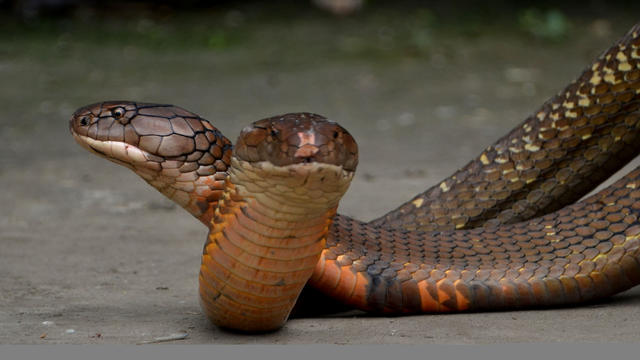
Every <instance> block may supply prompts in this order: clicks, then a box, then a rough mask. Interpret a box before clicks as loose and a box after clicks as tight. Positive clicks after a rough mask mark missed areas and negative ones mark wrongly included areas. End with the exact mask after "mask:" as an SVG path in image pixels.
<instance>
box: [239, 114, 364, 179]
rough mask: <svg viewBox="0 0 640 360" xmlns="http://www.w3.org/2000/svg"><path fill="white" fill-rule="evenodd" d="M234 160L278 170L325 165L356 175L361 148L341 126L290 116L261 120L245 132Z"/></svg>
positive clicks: (306, 116)
mask: <svg viewBox="0 0 640 360" xmlns="http://www.w3.org/2000/svg"><path fill="white" fill-rule="evenodd" d="M234 151H235V154H234V155H235V156H236V157H237V158H239V159H241V160H244V161H248V162H261V161H267V162H269V163H271V164H273V165H275V166H287V165H292V164H311V163H323V164H329V165H338V166H341V167H342V169H344V170H346V171H350V172H353V171H355V169H356V166H357V165H358V146H357V144H356V142H355V140H354V139H353V137H352V136H351V135H350V134H349V132H348V131H347V130H345V129H344V128H343V127H342V126H340V125H339V124H338V123H335V122H333V121H329V120H327V119H326V118H324V117H322V116H320V115H316V114H311V113H291V114H285V115H280V116H274V117H270V118H267V119H263V120H259V121H256V122H254V123H253V124H251V125H250V126H247V127H246V128H244V129H243V130H242V132H241V133H240V136H239V138H238V141H237V142H236V147H235V150H234Z"/></svg>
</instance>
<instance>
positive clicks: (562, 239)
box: [310, 168, 640, 313]
mask: <svg viewBox="0 0 640 360" xmlns="http://www.w3.org/2000/svg"><path fill="white" fill-rule="evenodd" d="M638 216H640V168H638V169H636V170H634V171H633V172H631V173H630V174H628V175H627V176H625V177H624V178H623V179H621V180H619V181H618V182H616V183H615V184H614V185H612V186H610V187H608V188H607V189H605V190H603V191H601V192H600V193H598V194H596V195H593V196H591V197H589V198H588V199H586V200H584V201H581V202H578V203H576V204H574V205H570V206H567V207H565V208H563V209H561V210H558V211H556V212H554V213H551V214H547V215H545V216H542V217H538V218H535V219H532V220H529V221H526V222H521V223H516V224H510V225H501V226H487V227H481V228H475V229H469V230H454V231H441V232H439V231H436V232H421V231H404V230H399V229H395V230H393V229H385V228H382V227H376V226H372V225H369V224H365V223H362V222H359V221H356V220H352V219H348V218H346V217H342V218H340V219H338V220H337V223H336V224H335V225H336V226H334V227H332V232H333V236H329V238H328V241H327V249H326V250H325V251H324V252H323V254H322V257H321V259H320V262H319V264H318V266H317V267H316V271H315V272H314V275H313V276H312V277H311V280H310V284H311V285H312V286H314V287H317V288H319V289H320V290H321V291H322V292H323V293H325V294H328V295H330V296H331V297H334V298H336V299H338V300H340V301H342V302H344V303H346V304H349V305H351V306H355V307H357V308H360V309H363V310H366V311H374V312H382V313H416V312H448V311H462V310H479V309H499V308H514V307H527V306H542V305H557V304H567V303H576V302H580V301H588V300H592V299H597V298H602V297H606V296H609V295H611V294H614V293H617V292H619V291H623V290H625V289H628V288H630V287H632V286H635V285H637V284H638V283H640V257H639V255H640V224H639V223H638Z"/></svg>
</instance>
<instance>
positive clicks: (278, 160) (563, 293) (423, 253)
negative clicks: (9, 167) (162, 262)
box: [70, 24, 640, 331]
mask: <svg viewBox="0 0 640 360" xmlns="http://www.w3.org/2000/svg"><path fill="white" fill-rule="evenodd" d="M639 108H640V24H639V25H636V26H634V27H633V28H632V29H631V30H630V31H629V32H628V33H627V34H626V35H625V36H624V37H623V38H622V39H621V40H620V41H618V42H617V43H616V44H614V46H612V47H611V48H610V49H609V50H607V51H606V52H605V53H604V54H602V55H601V56H600V57H599V58H598V59H597V60H596V61H595V62H594V63H593V64H592V65H591V66H589V67H588V68H587V69H586V70H585V71H584V72H583V73H582V74H581V75H580V76H579V77H578V79H577V80H575V81H574V82H572V83H571V84H569V85H568V86H567V87H566V88H565V89H564V90H563V91H561V92H560V93H559V94H557V95H556V96H554V97H552V98H551V99H549V100H548V101H547V102H546V103H545V104H544V105H543V106H542V107H541V108H540V109H539V110H538V111H536V112H535V113H534V114H533V115H532V116H530V117H529V118H527V119H526V120H525V121H524V122H523V123H522V124H520V125H518V126H517V127H516V128H515V129H514V130H512V131H511V132H510V133H508V134H507V135H506V136H504V137H503V138H501V139H500V140H498V141H497V142H496V143H495V144H493V145H492V146H490V147H488V148H487V149H486V150H485V151H483V152H482V153H481V154H480V155H479V156H478V157H477V158H476V159H475V160H473V161H471V162H470V163H469V164H467V165H466V166H465V167H463V168H462V169H461V170H459V171H457V172H456V173H455V174H453V175H452V176H450V177H449V178H447V179H445V180H443V181H442V182H440V183H439V184H438V185H436V186H434V187H432V188H431V189H429V190H427V191H426V192H424V193H422V194H419V195H418V196H416V197H415V198H413V199H412V200H411V201H408V202H407V203H406V204H404V205H402V206H400V207H399V208H398V209H396V210H394V211H391V212H389V213H388V214H387V215H385V216H383V217H381V218H380V219H377V220H374V221H372V222H369V223H364V222H361V221H358V220H355V219H352V218H349V217H346V216H343V215H339V214H336V210H337V206H338V202H339V200H340V197H341V196H342V195H343V194H344V192H345V191H346V190H347V188H348V186H349V183H350V180H351V178H352V177H353V173H354V171H355V167H356V165H357V162H358V155H357V145H356V143H355V141H354V140H353V138H352V137H351V135H349V133H348V132H347V131H346V130H345V129H343V128H342V127H341V126H340V125H338V124H336V123H334V122H331V121H328V120H327V119H325V118H323V117H322V116H320V115H315V114H310V113H295V114H285V115H281V116H276V117H272V118H268V119H264V120H260V121H258V122H255V123H253V124H252V125H251V126H248V127H246V128H245V129H244V130H243V131H242V132H241V134H240V137H239V139H238V141H237V142H236V145H235V148H233V147H232V144H231V142H230V141H229V140H228V139H226V138H225V137H224V136H223V135H222V134H221V133H220V132H219V131H218V130H217V129H216V128H215V127H214V126H213V125H211V124H210V123H209V122H208V121H207V120H205V119H203V118H201V117H199V116H198V115H196V114H194V113H191V112H189V111H187V110H184V109H182V108H179V107H176V106H170V105H156V104H146V103H136V102H127V101H111V102H102V103H97V104H92V105H88V106H85V107H82V108H80V109H78V110H77V111H76V112H75V113H74V114H73V116H72V118H71V121H70V130H71V133H72V135H73V136H74V138H75V139H76V141H77V142H78V143H80V144H81V145H82V146H83V147H85V148H86V149H88V150H89V151H91V152H94V153H96V154H98V155H100V156H102V157H105V158H107V159H109V160H111V161H114V162H116V163H119V164H122V165H124V166H126V167H128V168H130V169H132V170H133V171H135V172H136V173H137V174H138V175H140V176H141V177H142V178H143V179H144V180H146V181H147V182H148V183H149V184H151V185H152V186H154V187H155V188H156V189H158V190H159V191H160V192H161V193H163V194H164V195H166V196H167V197H169V198H170V199H172V200H174V201H175V202H177V203H178V204H180V205H181V206H182V207H184V208H185V209H186V210H187V211H189V212H190V213H191V214H193V215H194V216H196V217H197V218H198V219H199V220H200V221H202V222H203V223H204V224H206V225H207V226H209V235H208V238H207V241H206V243H205V246H204V251H203V255H202V262H201V268H200V277H199V278H200V299H201V304H202V307H203V309H204V312H205V313H206V314H207V316H208V317H209V319H210V320H211V321H212V322H213V323H214V324H216V325H218V326H221V327H225V328H231V329H237V330H243V331H270V330H275V329H278V328H280V327H282V326H283V325H284V324H285V322H286V320H287V318H288V316H289V314H290V312H291V309H292V307H293V306H294V304H295V302H296V299H298V296H299V295H300V293H301V291H302V290H303V287H304V286H305V284H306V285H308V286H310V287H313V288H315V289H317V290H318V291H320V292H322V293H323V294H325V295H326V296H329V297H331V298H333V299H336V300H338V301H340V302H341V303H343V304H346V305H348V306H350V307H353V308H357V309H361V310H364V311H369V312H374V313H381V314H393V315H401V314H415V313H434V312H454V311H468V310H492V309H506V308H522V307H533V306H538V307H539V306H554V305H559V304H571V303H579V302H585V301H590V300H593V299H598V298H603V297H607V296H610V295H613V294H615V293H618V292H620V291H623V290H626V289H628V288H630V287H632V286H635V285H637V284H638V283H640V258H639V256H640V239H639V238H640V220H639V219H638V217H639V216H640V168H638V169H636V170H634V171H632V172H631V173H629V174H628V175H626V176H625V177H623V178H622V179H620V180H619V181H617V182H615V183H614V184H613V185H611V186H609V187H608V188H606V189H604V190H602V191H600V192H598V193H596V194H594V195H592V196H590V197H588V198H586V199H584V200H581V201H578V202H576V200H578V199H580V198H581V197H583V196H584V195H585V194H586V193H587V192H589V191H590V190H592V189H593V188H594V187H595V186H596V185H597V184H599V183H600V182H602V181H603V180H604V179H606V178H607V177H608V176H610V175H611V174H612V173H613V172H614V171H616V170H618V169H620V168H621V167H622V166H623V165H624V164H626V163H627V162H628V161H629V160H630V159H632V158H633V157H635V156H636V155H637V154H638V152H639V151H640V141H639V140H640V130H639V128H640V121H639V120H640V114H639V112H638V110H639Z"/></svg>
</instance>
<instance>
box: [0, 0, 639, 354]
mask: <svg viewBox="0 0 640 360" xmlns="http://www.w3.org/2000/svg"><path fill="white" fill-rule="evenodd" d="M396 15H397V14H395V15H394V14H391V15H389V16H391V17H392V16H396ZM194 16H195V15H194ZM222 17H223V20H225V21H227V23H226V24H227V25H225V26H227V27H233V26H239V27H240V28H241V29H243V26H246V27H250V26H253V27H250V28H249V29H245V30H243V31H244V33H242V32H241V31H240V30H238V32H240V35H238V40H237V41H238V42H239V44H238V45H234V43H233V41H236V40H235V38H234V37H233V36H232V35H233V34H235V32H234V31H232V30H225V31H227V32H223V33H221V34H222V35H221V34H220V33H217V32H215V31H213V32H211V33H210V36H209V37H208V38H207V39H208V40H206V41H207V43H206V44H208V45H209V46H210V47H208V48H207V47H205V48H200V47H198V46H195V45H194V46H186V45H184V44H183V45H184V46H183V45H180V44H182V40H180V39H179V41H178V40H177V41H176V44H177V45H176V44H173V43H170V44H169V45H166V44H165V43H162V41H167V40H166V39H164V38H163V36H170V35H171V34H172V33H170V32H164V33H163V32H162V31H161V30H162V29H163V27H162V26H161V25H160V22H159V21H157V20H155V22H154V20H148V19H147V20H145V19H137V20H135V21H136V23H135V24H134V25H133V26H131V25H130V24H129V25H127V26H129V27H130V28H131V29H133V30H132V31H134V33H135V34H138V35H135V34H134V35H135V36H138V37H140V36H147V35H148V34H152V35H149V36H151V38H153V39H155V37H153V36H157V38H158V39H159V40H158V41H160V42H161V44H164V45H166V46H164V45H163V46H146V45H143V44H140V43H137V42H136V41H135V39H136V38H135V36H134V38H133V39H134V40H131V39H129V38H127V39H125V40H122V41H120V40H118V39H117V38H116V39H114V38H113V37H114V36H115V35H114V36H111V37H110V36H109V35H113V34H114V33H117V32H118V29H119V28H118V24H121V23H120V22H116V23H115V25H114V24H111V25H109V24H110V23H107V24H106V25H105V24H103V25H100V26H102V27H103V28H104V29H103V30H102V31H103V32H102V33H100V34H102V35H104V36H102V35H100V34H98V35H95V36H94V37H91V36H90V35H79V33H81V32H82V29H83V28H86V29H87V31H92V30H91V28H90V27H91V26H92V22H91V21H88V22H85V23H82V24H83V25H84V27H83V26H78V25H73V24H71V25H69V24H67V23H63V24H62V25H60V24H59V23H54V25H51V26H52V28H51V29H52V30H51V31H49V30H47V29H48V28H38V29H36V30H33V31H26V30H25V31H18V30H15V32H14V33H11V34H7V33H4V35H2V42H3V43H4V44H6V45H7V47H6V48H5V50H0V78H2V86H0V102H1V103H2V104H1V106H0V189H1V190H0V343H28V344H40V343H140V342H144V341H149V340H153V339H154V338H160V337H164V336H170V335H172V334H188V336H187V337H186V339H183V340H180V342H181V343H279V344H283V343H335V344H362V343H495V342H531V341H535V342H555V341H571V342H600V341H606V342H612V341H613V342H618V341H637V340H638V339H639V338H638V337H639V335H638V334H639V333H640V289H638V288H636V289H632V290H630V291H627V292H625V293H623V294H620V295H617V296H615V297H613V298H611V299H610V300H606V301H602V302H599V303H595V304H587V305H583V306H576V307H568V308H556V309H545V310H527V311H503V312H488V313H468V314H449V315H423V316H407V317H370V316H364V315H359V314H353V313H347V314H339V315H334V316H325V317H312V318H297V319H293V320H291V321H289V322H288V323H287V325H286V326H285V327H284V328H283V329H282V330H280V331H277V332H274V333H270V334H266V335H241V334H235V333H230V332H225V331H222V330H220V329H217V328H215V327H214V326H212V325H211V324H210V323H209V322H208V321H207V319H206V318H205V317H204V315H203V313H202V312H201V310H200V307H199V304H198V296H197V275H198V270H199V264H200V254H201V251H202V246H203V243H204V241H205V236H206V233H207V231H206V229H205V227H204V226H203V225H202V224H201V223H199V222H198V221H197V220H196V219H195V218H192V217H191V216H190V215H189V214H187V213H186V212H185V211H183V210H182V209H181V208H179V207H177V206H176V205H174V204H173V203H172V202H170V201H169V200H166V199H165V198H164V197H163V196H162V195H161V194H160V193H158V192H156V191H155V190H154V189H152V188H150V187H149V186H148V185H147V184H146V183H145V182H144V181H142V180H141V179H140V178H138V177H137V176H136V175H135V174H133V173H132V172H130V171H129V170H127V169H125V168H123V167H120V166H118V165H115V164H112V163H109V162H107V161H104V160H102V159H99V158H97V157H95V156H93V155H91V154H89V153H87V152H86V151H85V150H83V149H82V148H80V147H79V146H77V145H76V144H75V142H74V141H73V139H72V137H71V136H70V135H69V131H68V125H67V122H68V119H69V117H70V115H71V113H72V112H73V111H74V109H75V108H77V107H80V106H82V105H85V104H87V103H92V102H96V101H101V100H108V99H130V100H139V101H148V102H157V103H172V104H176V105H180V106H183V107H185V108H187V109H189V110H192V111H194V112H196V113H198V114H200V115H201V116H203V117H205V118H207V119H209V120H211V121H212V122H213V123H214V124H215V125H216V126H217V127H218V128H219V129H220V130H221V131H222V132H223V133H225V134H226V135H227V136H229V137H230V138H232V139H235V137H236V134H238V132H239V130H240V129H241V128H242V127H243V126H245V125H246V124H248V123H249V122H251V121H254V120H257V119H260V118H263V117H267V116H271V115H275V114H279V113H285V112H294V111H311V112H316V113H320V114H323V115H325V116H327V117H329V118H331V119H334V120H337V121H339V122H340V123H341V124H342V125H343V126H344V127H346V128H347V129H348V130H349V131H350V132H351V133H352V134H353V135H354V137H355V138H356V140H357V141H358V142H359V146H360V151H361V161H360V166H359V169H358V172H357V176H356V178H355V180H354V182H353V184H352V186H351V188H350V190H349V192H348V194H347V195H346V197H345V198H344V200H343V201H342V203H341V206H340V212H341V213H344V214H347V215H350V216H354V217H356V218H359V219H363V220H370V219H373V218H375V217H378V216H381V215H383V214H384V213H385V212H387V211H389V210H391V209H393V208H395V207H397V206H398V205H400V204H401V203H403V202H405V201H407V200H409V199H410V198H411V197H412V196H413V195H414V194H416V193H418V192H420V191H423V190H425V189H426V188H428V187H430V186H431V185H432V184H436V183H438V181H439V180H441V179H442V178H443V177H445V176H447V175H449V174H450V173H452V172H453V171H454V170H455V169H457V168H459V167H461V166H462V165H464V164H465V163H466V162H467V161H468V160H470V159H472V158H474V157H475V156H477V155H478V154H479V153H480V152H481V151H482V149H484V148H485V147H486V146H487V145H489V144H491V143H492V142H493V141H495V140H496V139H498V138H499V137H501V136H502V135H503V134H505V133H506V132H507V131H509V130H510V129H511V128H512V127H514V126H516V124H518V123H519V122H520V121H522V120H523V119H524V118H525V117H526V116H527V115H528V114H530V113H531V112H533V111H534V110H536V108H537V107H538V106H540V105H541V104H542V103H543V102H544V100H545V99H546V98H548V97H549V96H551V95H553V94H555V93H556V92H557V91H559V90H560V89H562V87H564V86H565V85H566V84H568V83H569V82H570V81H571V80H572V79H573V78H575V77H576V76H577V75H578V74H579V73H580V71H582V69H583V68H584V67H585V66H587V65H588V64H589V62H590V61H591V60H592V59H593V58H594V57H595V56H597V55H598V53H600V52H601V51H603V50H605V49H606V48H607V47H608V46H609V45H610V44H611V43H612V42H613V41H614V40H615V39H617V38H618V37H619V36H621V35H622V34H623V33H624V32H625V31H626V30H627V29H628V28H630V27H631V25H632V24H633V19H625V18H611V19H608V18H603V19H586V20H582V21H574V27H573V30H571V31H570V32H569V33H568V34H567V37H566V39H564V40H560V41H543V40H536V39H533V40H532V39H530V38H528V37H527V36H526V35H522V34H519V33H513V32H509V31H495V30H492V31H489V32H488V33H487V34H484V33H482V32H474V33H473V34H471V35H469V34H466V33H460V32H457V31H453V30H447V29H444V30H437V29H436V30H433V29H431V28H429V27H424V28H422V27H418V28H419V29H418V30H416V31H417V32H416V33H414V34H413V33H412V34H413V35H412V36H414V37H415V39H417V40H416V43H415V44H413V43H411V44H409V45H407V44H406V43H405V42H403V41H406V39H405V37H403V38H402V39H400V37H401V35H403V34H398V33H397V32H394V29H395V27H394V26H392V25H388V22H389V21H392V22H393V21H396V22H398V20H393V18H385V17H372V18H371V19H370V18H365V19H360V20H358V19H344V20H336V19H327V18H326V17H321V19H320V20H313V19H311V20H309V19H307V20H305V21H266V20H265V22H264V23H262V24H255V23H252V24H248V22H249V21H248V20H247V19H249V20H250V16H249V15H247V14H245V13H243V12H241V11H238V10H233V11H229V12H227V13H225V14H223V15H222ZM185 21H186V20H185ZM342 21H344V22H342ZM358 21H363V22H364V25H362V27H364V29H365V30H362V27H361V26H360V24H359V23H358ZM345 22H346V24H345ZM56 24H57V25H56ZM82 24H81V25H82ZM238 24H240V25H238ZM394 24H395V23H394ZM334 25H335V26H334ZM96 26H98V25H96ZM258 26H260V30H259V31H258V30H256V28H257V27H258ZM149 29H151V30H149ZM158 29H160V30H158ZM203 29H207V28H206V27H203ZM327 29H328V30H327ZM156 30H157V31H160V33H159V35H153V34H154V31H156ZM135 31H137V33H136V32H135ZM167 31H168V30H167ZM202 31H205V30H202ZM363 32H364V33H363ZM140 34H142V35H140ZM145 34H147V35H145ZM225 34H231V37H229V36H228V35H225ZM370 34H373V35H370ZM83 36H84V37H83ZM132 36H133V35H132ZM372 39H373V40H372ZM420 39H422V40H420ZM143 40H144V39H143ZM419 40H420V41H422V42H420V41H419ZM184 41H190V40H188V39H187V40H184ZM225 41H226V42H230V45H229V46H227V45H225V44H227V43H225ZM371 43H373V44H374V45H375V46H374V45H370V44H371ZM398 44H400V45H398ZM412 44H413V45H412ZM416 44H417V45H416ZM174 45H175V46H174ZM367 46H373V47H367ZM354 49H355V50H354ZM631 166H633V165H631ZM628 169H629V168H627V170H628ZM623 172H624V170H623Z"/></svg>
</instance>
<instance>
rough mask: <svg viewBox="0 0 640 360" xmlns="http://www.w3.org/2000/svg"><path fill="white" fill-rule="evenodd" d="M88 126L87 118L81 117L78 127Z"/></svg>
mask: <svg viewBox="0 0 640 360" xmlns="http://www.w3.org/2000/svg"><path fill="white" fill-rule="evenodd" d="M87 125H89V117H88V116H83V117H81V118H80V126H87Z"/></svg>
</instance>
